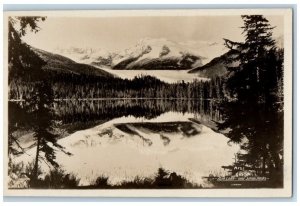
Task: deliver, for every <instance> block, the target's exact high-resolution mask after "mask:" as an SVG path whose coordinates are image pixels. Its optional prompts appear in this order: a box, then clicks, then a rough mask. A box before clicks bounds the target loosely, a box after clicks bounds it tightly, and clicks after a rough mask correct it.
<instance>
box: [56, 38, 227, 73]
mask: <svg viewBox="0 0 300 206" xmlns="http://www.w3.org/2000/svg"><path fill="white" fill-rule="evenodd" d="M225 51H226V50H224V46H223V45H221V44H218V43H216V42H204V41H188V42H179V43H177V42H174V41H170V40H167V39H163V38H161V39H152V38H144V39H141V40H140V41H138V42H137V43H136V45H135V46H133V47H130V48H128V49H125V50H123V51H116V52H107V51H104V50H103V49H91V48H85V49H82V48H75V47H72V48H69V49H59V48H57V49H56V50H54V52H56V53H59V54H61V55H64V56H66V57H69V58H71V59H73V60H75V61H78V62H82V63H86V64H91V65H96V66H109V67H111V69H116V70H189V69H192V68H195V67H198V66H202V65H203V64H205V63H207V62H208V61H210V60H211V59H212V58H214V57H215V56H218V55H221V54H222V53H224V52H225Z"/></svg>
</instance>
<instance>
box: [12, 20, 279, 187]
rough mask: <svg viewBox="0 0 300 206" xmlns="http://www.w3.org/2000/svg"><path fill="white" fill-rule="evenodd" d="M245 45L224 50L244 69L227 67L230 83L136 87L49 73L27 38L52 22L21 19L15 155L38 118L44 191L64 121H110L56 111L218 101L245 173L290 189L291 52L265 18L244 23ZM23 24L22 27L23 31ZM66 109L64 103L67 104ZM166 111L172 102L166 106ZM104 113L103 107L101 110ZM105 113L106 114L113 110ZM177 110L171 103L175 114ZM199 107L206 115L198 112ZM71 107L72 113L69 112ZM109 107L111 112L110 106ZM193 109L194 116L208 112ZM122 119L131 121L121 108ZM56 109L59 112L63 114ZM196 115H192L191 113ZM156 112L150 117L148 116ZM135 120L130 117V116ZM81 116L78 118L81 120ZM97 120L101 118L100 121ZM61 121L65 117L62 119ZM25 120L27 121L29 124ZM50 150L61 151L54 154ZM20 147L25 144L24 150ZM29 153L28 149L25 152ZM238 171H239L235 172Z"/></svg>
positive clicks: (15, 53) (222, 126)
mask: <svg viewBox="0 0 300 206" xmlns="http://www.w3.org/2000/svg"><path fill="white" fill-rule="evenodd" d="M241 18H242V19H243V21H244V26H243V27H242V30H243V34H244V36H245V41H244V42H234V41H231V40H229V39H224V45H225V46H226V47H227V48H228V49H229V50H230V52H231V53H234V54H235V55H233V56H230V57H229V58H228V59H227V60H226V61H227V63H230V62H233V61H235V62H239V64H238V65H237V66H234V67H227V70H228V73H227V75H225V76H223V77H216V78H212V79H210V80H209V81H197V80H194V81H193V82H184V81H182V82H178V83H173V84H170V83H166V82H163V81H160V80H159V79H157V78H155V77H151V76H138V77H135V78H134V79H133V80H128V79H121V78H117V77H101V76H92V75H77V74H72V73H62V72H57V71H49V70H44V69H42V67H43V66H44V65H45V62H44V61H43V60H42V59H41V58H39V56H38V55H36V54H35V53H34V51H32V50H31V49H30V47H29V45H27V44H26V43H24V42H23V41H22V40H21V38H22V36H24V35H26V32H28V30H30V31H32V32H38V31H39V29H40V28H39V27H38V26H37V24H38V22H39V21H44V20H45V17H17V18H11V19H10V20H9V55H8V56H9V60H8V61H9V68H8V69H9V101H10V108H9V128H8V131H9V136H8V140H9V141H8V142H9V145H8V146H9V150H8V152H9V154H14V152H15V151H14V148H13V147H12V145H13V144H14V143H16V144H17V145H19V144H18V140H17V138H16V137H15V136H14V132H15V131H16V130H18V129H19V128H20V126H21V125H22V124H20V123H21V122H22V118H21V116H20V115H19V116H15V115H14V114H16V113H18V114H24V116H23V117H24V119H26V117H27V116H26V115H30V119H31V122H30V127H31V129H32V130H33V131H35V133H34V135H35V141H36V146H37V152H36V157H35V163H34V166H33V168H32V170H33V171H32V173H31V174H30V178H31V181H32V182H31V185H32V186H33V187H34V186H38V182H39V180H38V175H39V171H38V169H39V161H40V160H42V161H47V162H48V163H50V164H51V165H52V166H53V167H54V168H58V167H59V165H58V164H57V163H56V161H55V158H56V153H55V151H56V150H57V149H59V150H62V151H64V150H65V148H63V147H62V146H60V145H59V144H57V139H58V138H59V137H58V135H57V134H56V133H55V132H53V128H54V124H55V121H56V120H63V122H64V123H65V124H67V123H70V122H72V121H76V118H79V119H80V118H84V119H85V120H88V119H90V118H95V119H97V118H98V117H99V116H101V117H103V116H105V115H108V113H107V112H104V113H101V112H100V114H97V112H96V113H95V112H91V113H90V114H88V115H87V114H85V115H83V116H82V115H78V114H77V113H75V114H74V113H73V114H72V115H73V116H72V115H71V116H68V114H66V113H67V112H68V109H63V111H60V112H57V108H56V109H55V105H56V106H57V104H59V103H57V102H59V101H61V100H65V99H71V100H82V99H101V98H107V99H112V98H117V99H143V98H149V99H185V100H214V101H215V102H216V104H217V108H218V114H219V113H220V115H218V116H220V117H222V121H221V119H219V118H218V119H215V121H216V124H217V129H216V130H217V131H218V132H220V133H223V134H224V135H226V136H227V137H228V138H229V141H230V142H234V143H239V144H241V145H242V149H243V150H244V151H246V153H245V154H243V155H240V157H242V158H243V159H244V160H246V161H244V162H243V164H244V166H247V167H248V168H252V169H254V170H256V171H257V172H258V174H259V175H262V176H267V177H268V178H269V179H270V187H282V185H283V156H284V153H283V113H284V111H283V106H284V103H283V54H284V51H283V49H279V48H277V47H276V45H275V41H274V39H273V37H272V29H273V27H272V26H271V25H270V24H269V22H268V20H267V19H266V18H265V17H263V16H262V15H245V16H241ZM17 22H19V24H20V28H19V29H16V28H15V26H14V25H15V24H17ZM60 104H62V103H61V102H60ZM163 104H165V103H163ZM131 106H132V107H130V108H133V110H134V111H135V113H139V112H138V111H140V110H139V107H138V106H140V104H138V105H136V104H134V103H131ZM98 107H99V106H98ZM100 107H102V108H106V107H105V105H101V104H100ZM174 107H176V105H174V104H170V105H169V106H168V108H171V110H172V108H174ZM197 107H198V108H197ZM65 108H68V106H67V107H65ZM108 108H109V107H108ZM199 108H200V105H197V104H193V106H191V107H189V109H190V110H191V109H192V110H196V111H197V110H200V109H199ZM109 109H115V110H114V111H115V112H114V114H118V115H123V114H126V110H125V109H124V108H123V107H122V105H119V106H118V107H117V106H116V107H114V108H109ZM55 110H56V112H55ZM164 110H166V108H165V107H159V106H158V105H157V104H153V105H150V106H149V107H147V105H145V108H143V109H141V111H143V112H145V111H146V112H145V113H142V114H141V115H143V116H148V117H151V115H157V114H159V113H160V112H162V111H164ZM187 110H188V109H187ZM147 111H148V112H147ZM129 113H130V112H129ZM76 114H77V115H76ZM93 115H95V116H94V117H93ZM57 116H59V118H57ZM24 119H23V121H26V120H24ZM49 143H51V144H52V145H53V146H52V147H50V146H49ZM19 146H20V145H19ZM20 147H21V146H20ZM235 172H237V171H235Z"/></svg>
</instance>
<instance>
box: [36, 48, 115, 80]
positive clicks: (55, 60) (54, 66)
mask: <svg viewBox="0 0 300 206" xmlns="http://www.w3.org/2000/svg"><path fill="white" fill-rule="evenodd" d="M32 50H33V51H34V52H35V53H36V54H37V55H39V56H40V58H42V59H43V60H44V61H45V62H46V63H47V64H46V65H45V66H44V67H43V69H45V70H52V71H59V72H62V73H73V74H78V75H79V74H86V75H93V76H104V77H112V76H113V75H112V74H110V73H108V72H106V71H103V70H101V69H98V68H96V67H94V66H91V65H87V64H80V63H77V62H75V61H73V60H71V59H69V58H67V57H64V56H61V55H58V54H53V53H50V52H47V51H44V50H41V49H37V48H32Z"/></svg>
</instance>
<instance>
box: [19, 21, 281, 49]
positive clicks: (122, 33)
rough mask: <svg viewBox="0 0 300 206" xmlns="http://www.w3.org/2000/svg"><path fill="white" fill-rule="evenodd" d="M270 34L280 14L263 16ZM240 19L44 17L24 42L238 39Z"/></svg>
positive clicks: (117, 44) (87, 44) (91, 44)
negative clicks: (266, 20) (38, 28)
mask: <svg viewBox="0 0 300 206" xmlns="http://www.w3.org/2000/svg"><path fill="white" fill-rule="evenodd" d="M266 18H267V19H268V20H269V21H270V24H271V25H272V26H276V28H275V29H274V32H273V35H274V37H278V36H280V35H282V34H283V17H282V16H266ZM242 25H243V21H242V19H241V17H240V16H239V15H236V16H156V17H153V16H152V17H109V18H108V17H96V18H95V17H48V18H47V19H46V20H45V21H44V22H41V23H39V26H40V28H41V30H40V31H39V32H38V33H36V34H33V33H28V34H27V35H26V36H25V37H24V38H23V40H24V41H25V42H27V43H28V44H30V45H32V46H34V47H37V48H40V49H44V50H47V51H53V50H55V49H57V48H70V47H78V48H101V49H104V50H107V51H122V50H124V49H126V48H129V47H131V46H134V45H135V44H136V43H137V42H138V41H139V40H140V39H142V38H165V39H168V40H171V41H175V42H187V41H208V42H218V43H221V42H222V39H223V38H228V39H230V40H233V41H242V40H243V35H242V34H241V32H242V29H241V28H240V27H241V26H242Z"/></svg>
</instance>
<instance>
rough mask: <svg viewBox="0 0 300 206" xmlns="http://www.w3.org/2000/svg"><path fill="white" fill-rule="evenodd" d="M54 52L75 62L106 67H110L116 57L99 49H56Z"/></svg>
mask: <svg viewBox="0 0 300 206" xmlns="http://www.w3.org/2000/svg"><path fill="white" fill-rule="evenodd" d="M54 52H55V53H58V54H61V55H64V56H66V57H68V58H70V59H72V60H74V61H76V62H80V63H85V64H99V65H108V66H110V64H111V62H112V59H113V58H115V57H116V56H117V54H115V53H112V52H108V51H106V50H104V49H101V48H77V47H70V48H56V49H55V50H54Z"/></svg>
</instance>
